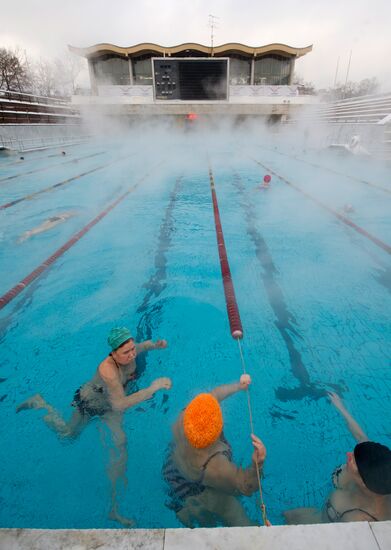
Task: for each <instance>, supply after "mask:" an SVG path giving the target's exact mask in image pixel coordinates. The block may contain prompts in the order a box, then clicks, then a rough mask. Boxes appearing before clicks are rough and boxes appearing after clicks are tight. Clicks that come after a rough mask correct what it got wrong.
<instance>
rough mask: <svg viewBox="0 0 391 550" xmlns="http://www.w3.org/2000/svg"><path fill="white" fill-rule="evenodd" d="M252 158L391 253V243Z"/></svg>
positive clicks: (254, 160)
mask: <svg viewBox="0 0 391 550" xmlns="http://www.w3.org/2000/svg"><path fill="white" fill-rule="evenodd" d="M250 158H251V160H252V161H253V162H255V163H256V164H258V165H259V166H262V168H265V170H267V171H268V172H270V173H271V174H273V175H274V176H276V177H277V178H279V179H280V180H281V181H283V182H284V183H286V184H287V185H289V186H290V187H292V188H293V189H295V190H296V191H298V192H299V193H301V194H302V195H304V196H305V197H307V198H308V199H310V200H312V201H313V202H314V203H315V204H317V205H318V206H320V207H321V208H323V209H324V210H327V212H330V213H331V214H333V215H334V216H335V217H336V218H338V219H339V220H340V221H341V222H343V223H344V224H346V225H348V226H349V227H351V228H352V229H354V230H355V231H357V233H360V234H361V235H363V236H364V237H366V238H367V239H368V240H370V241H372V242H373V243H374V244H375V245H376V246H378V247H379V248H381V249H383V250H385V251H386V252H388V254H391V246H390V245H388V244H387V243H385V242H383V241H382V240H381V239H379V238H378V237H375V235H372V234H371V233H369V231H366V230H365V229H363V228H362V227H360V226H359V225H357V224H356V223H354V222H352V220H350V219H349V218H347V217H346V216H343V215H342V214H340V213H339V212H337V211H336V210H334V209H333V208H331V207H330V206H327V204H324V203H323V202H321V201H320V200H318V199H316V198H315V197H313V196H312V195H310V193H307V192H306V191H303V189H300V187H298V186H297V185H295V184H294V183H292V182H291V181H289V180H287V179H286V178H284V177H283V176H281V175H280V174H278V173H277V172H275V171H274V170H272V169H271V168H270V167H268V166H266V165H265V164H263V163H262V162H260V161H259V160H256V159H254V158H252V157H250Z"/></svg>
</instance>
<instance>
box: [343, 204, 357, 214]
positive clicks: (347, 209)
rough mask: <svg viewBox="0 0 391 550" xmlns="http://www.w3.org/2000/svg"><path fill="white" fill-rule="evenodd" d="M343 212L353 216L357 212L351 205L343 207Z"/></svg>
mask: <svg viewBox="0 0 391 550" xmlns="http://www.w3.org/2000/svg"><path fill="white" fill-rule="evenodd" d="M343 211H344V213H345V214H353V213H354V212H355V210H354V206H353V205H352V204H350V203H346V204H344V205H343Z"/></svg>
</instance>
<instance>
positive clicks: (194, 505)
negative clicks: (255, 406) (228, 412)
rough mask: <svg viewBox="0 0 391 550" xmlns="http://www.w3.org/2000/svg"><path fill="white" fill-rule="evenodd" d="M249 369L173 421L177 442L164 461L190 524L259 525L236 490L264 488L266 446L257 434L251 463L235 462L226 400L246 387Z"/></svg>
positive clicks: (177, 504)
mask: <svg viewBox="0 0 391 550" xmlns="http://www.w3.org/2000/svg"><path fill="white" fill-rule="evenodd" d="M250 383H251V378H250V376H249V375H247V374H244V375H242V376H241V378H240V381H239V382H237V383H233V384H226V385H223V386H218V387H217V388H215V389H214V390H212V391H211V392H210V393H200V394H199V395H197V396H196V397H195V398H194V399H193V400H192V401H191V402H190V403H189V404H188V405H187V407H186V408H185V410H184V412H183V413H182V414H181V415H180V416H179V418H178V420H177V422H176V423H175V424H174V427H173V434H174V442H173V444H172V446H171V447H170V453H169V456H168V458H167V460H166V463H165V465H164V467H163V476H164V478H165V480H166V481H167V483H168V484H169V486H170V496H171V497H172V502H171V503H170V507H171V508H173V509H174V510H175V512H176V514H177V517H178V519H179V520H180V521H181V522H182V523H183V524H184V525H185V526H187V527H196V526H199V527H213V526H217V525H224V526H240V525H254V524H255V523H254V522H252V521H251V520H250V518H249V517H248V515H247V513H246V512H245V510H244V508H243V506H242V504H241V503H240V501H239V500H238V499H237V497H236V495H239V494H242V495H247V496H250V495H252V494H253V493H254V492H255V491H256V490H257V488H258V479H257V469H259V468H262V466H263V463H264V460H265V457H266V449H265V446H264V445H263V443H262V441H261V440H260V439H259V438H258V437H256V436H255V435H253V434H252V435H251V439H252V444H253V446H254V452H253V454H252V462H251V465H250V466H248V468H241V467H238V466H236V465H235V464H234V463H233V462H232V449H231V446H230V444H229V443H228V442H227V440H226V439H225V437H224V433H223V427H224V420H223V414H222V411H221V407H220V402H221V401H223V400H224V399H225V398H227V397H229V396H230V395H233V394H235V393H238V392H240V391H243V390H246V389H247V388H248V386H249V385H250Z"/></svg>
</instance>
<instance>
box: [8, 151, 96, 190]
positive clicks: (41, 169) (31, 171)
mask: <svg viewBox="0 0 391 550" xmlns="http://www.w3.org/2000/svg"><path fill="white" fill-rule="evenodd" d="M104 153H105V151H100V152H98V153H92V154H90V155H86V156H84V157H79V158H76V159H71V160H66V161H65V162H60V163H59V164H53V165H50V166H44V167H43V168H36V169H35V170H29V171H28V172H23V173H22V174H14V175H13V176H7V177H6V178H1V179H0V183H3V182H4V181H9V180H14V179H16V178H21V177H23V176H30V175H31V174H36V173H37V172H44V171H45V170H50V169H51V168H57V167H58V166H61V165H63V164H70V163H71V162H77V161H79V160H85V159H90V158H92V157H97V156H99V155H103V154H104Z"/></svg>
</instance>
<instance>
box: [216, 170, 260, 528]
mask: <svg viewBox="0 0 391 550" xmlns="http://www.w3.org/2000/svg"><path fill="white" fill-rule="evenodd" d="M209 181H210V189H211V194H212V202H213V214H214V220H215V229H216V238H217V248H218V251H219V258H220V268H221V276H222V279H223V286H224V294H225V302H226V307H227V314H228V320H229V325H230V329H231V336H232V338H234V339H235V340H236V341H237V342H238V346H239V354H240V359H241V364H242V370H243V374H246V364H245V361H244V357H243V352H242V348H241V344H240V340H241V339H242V338H243V327H242V321H241V319H240V313H239V308H238V304H237V301H236V296H235V290H234V286H233V282H232V276H231V270H230V267H229V262H228V256H227V250H226V248H225V241H224V234H223V228H222V226H221V220H220V212H219V206H218V202H217V195H216V190H215V184H214V178H213V172H212V168H211V167H210V166H209ZM246 394H247V407H248V413H249V418H250V429H251V433H252V434H253V433H254V423H253V414H252V408H251V401H250V392H249V389H248V388H247V390H246ZM254 464H255V469H256V473H257V480H258V489H259V496H260V510H261V515H262V521H263V524H264V525H267V526H269V525H270V522H269V520H268V519H267V515H266V506H265V503H264V500H263V492H262V484H261V475H260V472H259V466H258V463H257V462H255V461H254Z"/></svg>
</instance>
